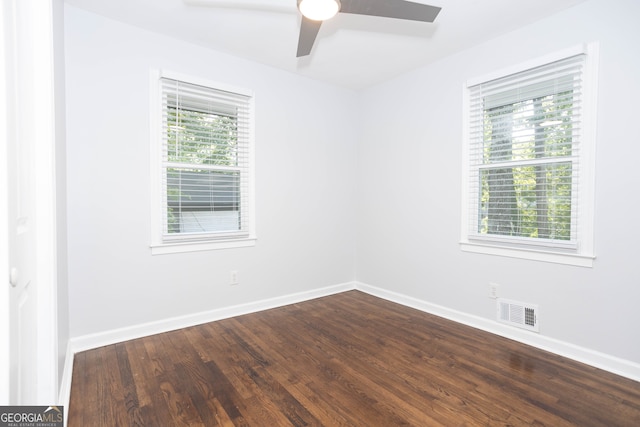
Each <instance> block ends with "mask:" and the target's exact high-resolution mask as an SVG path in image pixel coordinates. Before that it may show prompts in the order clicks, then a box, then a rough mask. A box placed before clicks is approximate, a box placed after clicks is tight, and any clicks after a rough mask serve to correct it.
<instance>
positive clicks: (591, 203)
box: [460, 42, 599, 267]
mask: <svg viewBox="0 0 640 427" xmlns="http://www.w3.org/2000/svg"><path fill="white" fill-rule="evenodd" d="M578 54H586V64H585V67H584V74H583V78H584V79H583V83H584V86H583V94H584V100H585V101H584V104H583V117H582V130H583V134H582V141H581V150H580V176H579V181H578V185H579V188H580V193H579V200H578V217H577V220H578V224H577V226H578V239H579V241H578V247H577V249H575V250H566V249H562V248H553V247H551V246H549V247H539V246H530V247H527V246H524V245H510V244H509V243H508V241H505V242H504V243H499V242H498V241H497V240H491V241H486V242H484V241H482V240H481V239H473V240H471V239H470V238H469V230H468V226H469V203H470V201H469V155H470V153H469V150H470V140H469V133H468V129H469V123H470V117H469V101H470V93H469V92H470V91H469V87H472V86H474V85H477V84H480V83H483V82H487V81H490V80H494V79H497V78H500V77H504V76H508V75H510V74H515V73H520V72H523V71H526V70H529V69H532V68H535V67H538V66H541V65H545V64H548V63H551V62H554V61H558V60H561V59H564V58H568V57H570V56H574V55H578ZM598 57H599V45H598V43H596V42H592V43H588V44H581V45H578V46H574V47H572V48H568V49H565V50H562V51H558V52H555V53H552V54H549V55H545V56H543V57H540V58H536V59H534V60H530V61H527V62H524V63H521V64H518V65H515V66H513V67H509V68H506V69H502V70H497V71H495V72H493V73H490V74H487V75H485V76H482V77H479V78H474V79H470V80H468V81H467V82H465V83H464V86H463V107H462V108H463V114H464V116H463V137H462V138H463V149H462V212H461V213H462V215H461V230H462V231H461V240H460V247H461V249H462V250H463V251H465V252H474V253H481V254H487V255H497V256H503V257H510V258H520V259H528V260H535V261H543V262H551V263H559V264H567V265H574V266H580V267H592V266H593V260H594V259H595V251H594V230H593V227H594V209H595V148H596V147H595V146H596V113H597V94H598V90H597V82H598Z"/></svg>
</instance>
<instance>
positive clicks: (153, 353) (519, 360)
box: [68, 291, 640, 427]
mask: <svg viewBox="0 0 640 427" xmlns="http://www.w3.org/2000/svg"><path fill="white" fill-rule="evenodd" d="M68 417H69V426H129V425H131V426H185V425H189V426H198V425H200V426H268V427H271V426H321V425H322V426H367V427H372V426H383V427H387V426H440V425H443V426H553V427H559V426H607V427H613V426H630V427H631V426H640V383H638V382H634V381H631V380H629V379H625V378H623V377H619V376H616V375H613V374H611V373H608V372H605V371H602V370H599V369H596V368H593V367H590V366H587V365H583V364H580V363H577V362H575V361H571V360H569V359H565V358H562V357H560V356H557V355H554V354H551V353H547V352H544V351H541V350H538V349H535V348H533V347H529V346H526V345H523V344H519V343H516V342H514V341H510V340H508V339H505V338H501V337H498V336H495V335H491V334H489V333H486V332H482V331H479V330H476V329H473V328H470V327H467V326H463V325H460V324H457V323H455V322H451V321H447V320H444V319H441V318H439V317H436V316H432V315H429V314H425V313H423V312H420V311H417V310H413V309H410V308H407V307H403V306H401V305H397V304H394V303H391V302H388V301H385V300H382V299H378V298H375V297H373V296H370V295H367V294H365V293H362V292H358V291H350V292H345V293H342V294H338V295H334V296H329V297H324V298H319V299H316V300H313V301H308V302H304V303H300V304H293V305H290V306H286V307H282V308H277V309H273V310H268V311H263V312H259V313H255V314H249V315H245V316H240V317H235V318H232V319H227V320H222V321H218V322H212V323H207V324H204V325H200V326H195V327H191V328H187V329H182V330H179V331H175V332H168V333H164V334H159V335H154V336H150V337H146V338H141V339H137V340H132V341H127V342H123V343H120V344H115V345H110V346H106V347H102V348H98V349H94V350H90V351H85V352H82V353H79V354H76V357H75V362H74V368H73V381H72V387H71V402H70V405H69V408H68Z"/></svg>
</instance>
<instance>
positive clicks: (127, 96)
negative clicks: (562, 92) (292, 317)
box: [65, 0, 640, 363]
mask: <svg viewBox="0 0 640 427" xmlns="http://www.w3.org/2000/svg"><path fill="white" fill-rule="evenodd" d="M639 8H640V5H638V4H637V2H635V1H634V0H617V1H615V2H606V1H604V0H590V1H587V2H586V3H584V4H582V5H580V6H577V7H575V8H573V9H570V10H567V11H565V12H562V13H560V14H558V15H556V16H554V17H551V18H548V19H546V20H543V21H540V22H538V23H536V24H533V25H531V26H528V27H526V28H523V29H521V30H518V31H516V32H513V33H511V34H509V35H507V36H503V37H500V38H497V39H495V40H492V41H491V42H488V43H484V44H481V45H478V46H476V47H474V48H472V49H469V50H467V51H464V52H461V53H459V54H456V55H453V56H451V57H449V58H446V59H444V60H442V61H439V62H438V63H435V64H432V65H430V66H427V67H424V68H421V69H418V70H416V71H414V72H411V73H409V74H406V75H403V76H401V77H399V78H397V79H394V80H392V81H390V82H387V83H385V84H382V85H379V86H376V87H374V88H371V89H369V90H366V91H363V92H361V93H354V92H351V91H348V90H343V89H339V88H336V87H333V86H330V85H325V84H322V83H318V82H314V81H311V80H307V79H303V78H300V77H298V76H295V75H292V74H288V73H285V72H282V71H278V70H275V69H272V68H269V67H264V66H261V65H257V64H255V63H251V62H247V61H244V60H241V59H238V58H234V57H231V56H228V55H225V54H222V53H218V52H214V51H210V50H206V49H204V48H201V47H197V46H194V45H190V44H186V43H182V42H179V41H176V40H174V39H170V38H166V37H163V36H160V35H156V34H152V33H149V32H145V31H142V30H138V29H135V28H133V27H129V26H126V25H123V24H119V23H116V22H114V21H110V20H107V19H104V18H101V17H98V16H96V15H93V14H90V13H87V12H84V11H81V10H79V9H75V8H73V7H70V6H67V7H66V13H65V21H66V22H65V27H66V40H65V43H66V46H65V49H66V78H67V83H66V85H67V92H66V95H67V99H66V103H67V127H68V130H67V163H68V164H67V181H68V194H67V196H68V258H69V295H70V302H69V305H70V327H71V331H70V335H71V337H78V336H82V335H86V334H91V333H97V332H102V331H109V330H113V329H116V328H120V327H126V326H132V325H137V324H140V323H143V322H151V321H155V320H163V319H166V318H170V317H175V316H180V315H187V314H192V313H197V312H201V311H206V310H210V309H216V308H224V307H229V306H233V305H236V304H241V303H245V302H252V301H258V300H262V299H266V298H271V297H278V296H283V295H287V294H292V293H297V292H304V291H309V290H313V289H317V288H320V287H324V286H329V285H335V284H340V283H344V282H349V281H351V280H353V279H357V280H358V281H360V282H362V283H365V284H368V285H372V286H376V287H378V288H381V289H384V290H388V291H392V292H397V293H399V294H403V295H406V296H409V297H414V298H417V299H419V300H421V301H427V302H429V303H433V304H437V305H440V306H442V307H446V308H447V309H451V310H456V311H458V312H461V313H465V314H467V315H469V316H478V317H479V318H483V319H488V321H491V320H493V319H494V317H495V315H494V311H495V300H492V299H489V298H488V297H487V293H488V283H489V282H496V283H499V284H500V285H501V286H500V294H501V296H503V297H507V298H512V299H516V300H520V301H524V302H530V303H536V304H539V305H540V315H541V321H540V324H541V326H540V335H541V336H543V337H548V338H549V339H551V340H559V341H560V342H563V343H568V344H569V345H571V344H575V345H577V346H581V347H584V348H586V349H591V350H594V351H597V352H602V353H605V354H608V355H612V356H615V357H619V358H622V359H625V360H628V361H632V362H636V363H640V340H639V339H638V334H637V332H636V328H637V325H638V324H639V323H640V311H639V310H637V308H636V306H637V303H638V301H640V274H639V273H638V270H637V269H636V268H634V262H636V259H637V258H638V254H639V253H638V250H637V243H636V242H637V241H638V239H639V238H640V231H639V229H638V228H637V227H631V228H630V229H627V228H626V227H625V224H624V222H623V219H624V216H625V215H628V214H629V213H631V212H634V211H637V210H638V209H640V198H638V197H637V189H638V188H639V187H640V168H637V167H634V166H635V165H634V164H633V161H634V160H635V158H637V157H638V155H639V154H640V144H639V142H640V141H638V139H639V137H638V134H637V132H635V131H634V129H633V124H634V123H635V122H636V121H637V117H636V115H635V110H636V109H634V107H633V104H632V103H633V101H632V100H633V98H634V97H635V98H638V97H640V84H639V83H638V82H636V81H635V80H634V79H635V78H637V76H640V59H639V58H638V57H637V55H635V52H636V51H637V49H636V42H637V40H640V30H639V29H638V28H637V26H636V23H635V21H634V19H635V18H634V17H637V16H640V9H639ZM590 41H599V42H600V54H601V55H600V59H601V61H600V84H599V101H600V102H599V108H598V142H597V165H596V173H597V185H596V212H595V213H596V223H595V239H596V253H597V259H596V261H595V264H594V267H593V268H582V267H571V266H564V265H557V264H548V263H541V262H533V261H525V260H516V259H510V258H501V257H496V256H486V255H480V254H471V253H463V252H462V251H461V250H460V248H459V245H458V241H459V238H460V185H461V183H460V177H461V158H460V157H461V146H462V88H463V84H464V82H465V81H466V80H467V79H469V78H472V77H476V76H479V75H483V74H485V73H488V72H491V71H494V70H496V69H500V68H503V67H506V66H510V65H513V64H515V63H519V62H522V61H526V60H528V59H530V58H532V57H537V56H542V55H545V54H548V53H551V52H554V51H557V50H560V49H563V48H566V47H570V46H572V45H575V44H577V43H582V42H590ZM151 67H164V68H168V69H172V70H174V71H179V72H183V73H186V74H192V75H195V76H199V77H204V78H207V79H210V80H217V81H220V82H223V83H225V84H230V85H236V86H241V87H246V88H249V89H253V90H254V91H255V92H256V107H257V114H256V116H257V127H256V136H257V138H256V148H257V151H256V159H257V170H256V189H257V214H258V215H257V232H258V244H257V246H256V247H254V248H243V249H235V250H225V251H210V252H200V253H189V254H178V255H161V256H151V255H150V251H149V247H148V245H149V241H150V233H151V230H150V228H149V215H150V212H149V205H150V199H149V197H150V195H149V194H150V192H149V161H148V154H149V141H148V139H149V129H148V119H149V112H148V110H149V108H148V78H149V77H148V76H149V69H150V68H151ZM621 153H626V154H625V155H621ZM353 196H355V200H354V197H353ZM390 224H391V226H390ZM354 225H356V232H353V231H352V230H353V228H354ZM356 248H357V251H356ZM355 253H357V257H355ZM230 270H238V271H239V278H240V282H241V284H240V286H238V287H230V286H229V285H228V281H229V271H230ZM527 333H528V332H527Z"/></svg>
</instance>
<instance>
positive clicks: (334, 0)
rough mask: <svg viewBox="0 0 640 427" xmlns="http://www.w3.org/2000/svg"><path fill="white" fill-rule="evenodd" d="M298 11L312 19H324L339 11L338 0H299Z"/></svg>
mask: <svg viewBox="0 0 640 427" xmlns="http://www.w3.org/2000/svg"><path fill="white" fill-rule="evenodd" d="M298 8H299V9H300V12H301V13H302V14H303V15H304V16H305V18H308V19H311V20H313V21H325V20H327V19H329V18H333V17H334V16H335V14H336V13H338V11H340V0H300V1H299V3H298Z"/></svg>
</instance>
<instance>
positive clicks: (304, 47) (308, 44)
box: [296, 16, 322, 58]
mask: <svg viewBox="0 0 640 427" xmlns="http://www.w3.org/2000/svg"><path fill="white" fill-rule="evenodd" d="M321 25H322V21H312V20H311V19H307V18H305V17H304V16H303V17H302V22H301V23H300V38H298V53H297V54H296V57H298V58H300V57H301V56H307V55H309V53H311V48H312V47H313V42H314V41H315V40H316V36H317V35H318V31H320V26H321Z"/></svg>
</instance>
